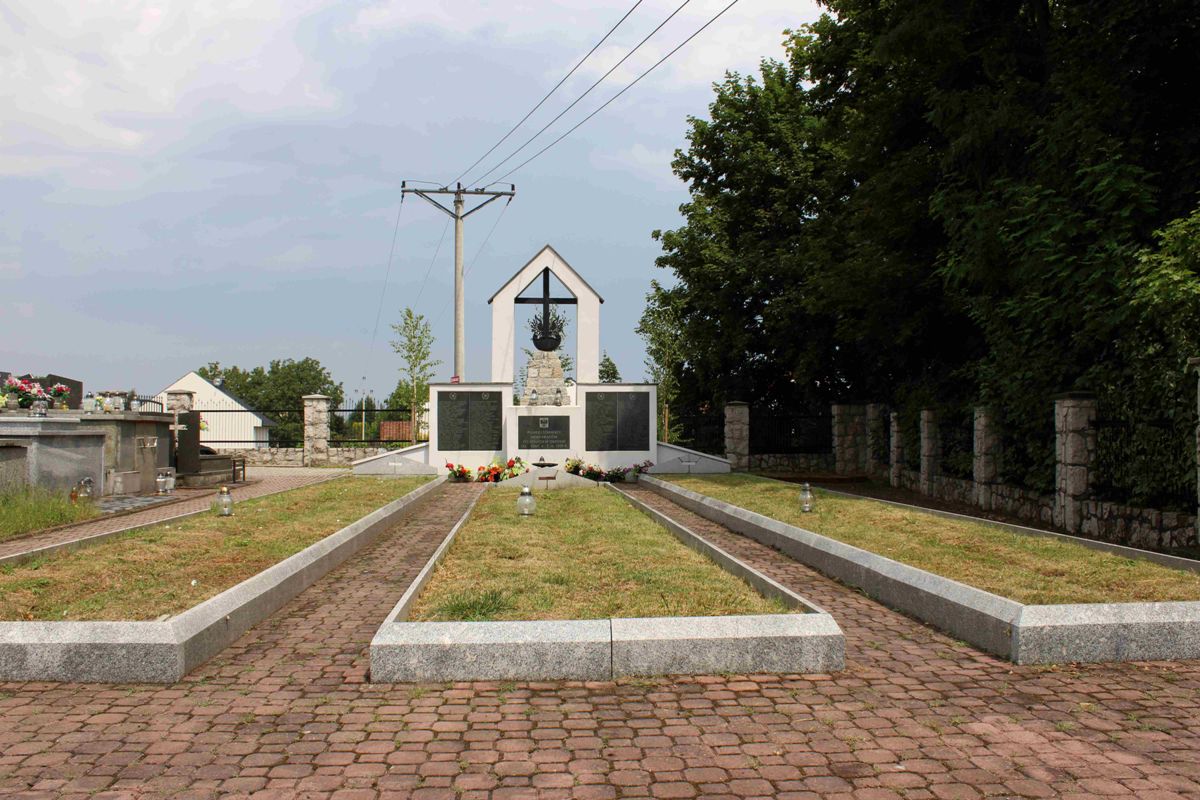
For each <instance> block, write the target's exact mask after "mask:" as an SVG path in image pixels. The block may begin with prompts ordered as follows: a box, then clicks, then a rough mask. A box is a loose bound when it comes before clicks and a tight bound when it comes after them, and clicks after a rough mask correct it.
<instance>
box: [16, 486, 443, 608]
mask: <svg viewBox="0 0 1200 800" xmlns="http://www.w3.org/2000/svg"><path fill="white" fill-rule="evenodd" d="M426 480H428V479H427V478H404V479H400V480H395V479H371V478H350V477H347V478H340V479H337V480H333V481H330V482H328V483H321V484H317V485H315V486H305V487H302V488H299V489H294V490H292V491H288V492H281V493H279V494H275V495H270V496H268V497H260V498H257V499H254V500H246V501H244V502H241V503H238V504H237V505H236V506H235V507H234V516H232V517H218V516H215V515H209V514H204V515H200V516H195V517H189V518H186V519H183V520H180V521H177V522H171V523H164V524H162V525H156V526H154V527H153V528H146V529H144V530H140V531H134V532H131V533H128V534H126V535H124V536H119V537H116V538H114V539H110V540H108V541H106V542H104V543H102V544H98V545H96V546H94V547H89V548H86V549H83V550H77V551H74V552H70V553H62V554H58V555H52V556H49V557H47V558H45V559H40V560H38V561H32V562H28V563H25V564H18V565H15V566H7V567H0V619H5V620H63V619H67V620H96V619H106V620H152V619H156V618H157V617H159V616H161V615H163V614H177V613H179V612H181V611H185V610H187V609H189V608H191V607H192V606H195V605H196V604H198V603H200V602H202V601H204V600H207V599H208V598H210V597H213V596H215V595H217V594H220V593H221V592H223V591H224V590H226V589H228V588H229V587H231V586H234V585H236V584H238V583H240V582H241V581H243V580H245V579H246V578H249V577H251V576H253V575H255V574H257V573H259V572H261V571H262V570H264V569H266V568H267V567H270V566H272V565H274V564H277V563H279V562H280V561H282V560H283V559H285V558H287V557H288V556H291V555H294V554H295V553H298V552H300V551H301V550H303V549H304V548H305V547H308V546H309V545H311V544H313V543H314V542H317V541H319V540H321V539H323V538H324V537H326V536H328V535H329V534H331V533H334V532H336V531H338V530H340V529H341V528H344V527H345V526H347V525H349V524H350V523H352V522H354V521H355V520H357V519H359V518H361V517H364V516H366V515H367V514H369V513H370V512H372V511H374V510H376V509H377V508H380V507H381V506H384V505H386V504H387V503H390V502H391V501H393V500H396V499H398V498H400V497H402V496H403V495H405V494H408V493H409V492H411V491H412V490H413V489H415V488H417V487H418V486H419V485H421V484H422V483H424V482H425V481H426Z"/></svg>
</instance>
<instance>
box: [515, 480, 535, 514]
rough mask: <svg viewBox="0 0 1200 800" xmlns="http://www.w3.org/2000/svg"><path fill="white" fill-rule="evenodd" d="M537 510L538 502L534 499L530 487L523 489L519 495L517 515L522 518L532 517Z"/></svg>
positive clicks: (523, 487)
mask: <svg viewBox="0 0 1200 800" xmlns="http://www.w3.org/2000/svg"><path fill="white" fill-rule="evenodd" d="M536 510H537V501H536V500H534V499H533V491H532V490H531V489H530V488H529V487H528V486H522V487H521V493H520V494H519V495H517V513H518V514H520V515H521V516H522V517H532V516H533V512H534V511H536Z"/></svg>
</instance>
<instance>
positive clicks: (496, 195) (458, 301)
mask: <svg viewBox="0 0 1200 800" xmlns="http://www.w3.org/2000/svg"><path fill="white" fill-rule="evenodd" d="M400 192H401V194H415V195H417V196H418V197H420V198H421V199H423V200H426V201H428V202H429V203H431V204H432V205H433V206H434V207H435V208H437V209H438V210H440V211H443V212H445V213H447V214H449V215H450V216H451V217H453V218H454V378H453V380H454V381H456V382H457V381H461V380H463V378H464V377H465V373H466V369H467V358H466V352H467V348H466V338H467V337H466V318H465V302H464V300H463V221H464V220H466V218H467V217H469V216H471V215H472V214H474V213H475V212H476V211H478V210H479V209H481V208H483V207H484V206H486V205H487V204H488V203H492V202H495V201H496V200H499V199H500V198H501V197H507V198H509V202H512V198H513V197H514V196H515V195H516V193H517V187H516V186H515V185H513V184H511V183H510V184H509V185H508V191H506V192H493V191H489V190H487V189H464V188H463V185H462V184H461V183H456V184H455V185H454V188H453V189H451V188H450V187H448V186H443V187H441V188H440V189H409V188H408V187H407V181H404V182H401V184H400ZM438 194H449V195H454V209H453V210H451V209H449V208H446V206H444V205H442V204H441V203H439V202H438V201H437V200H435V199H433V197H432V196H431V195H438ZM471 195H475V196H480V197H486V198H487V199H486V200H484V201H483V202H482V203H480V204H479V205H477V206H475V207H474V208H472V209H471V210H470V211H464V210H463V209H464V207H465V206H466V199H465V198H466V197H468V196H471Z"/></svg>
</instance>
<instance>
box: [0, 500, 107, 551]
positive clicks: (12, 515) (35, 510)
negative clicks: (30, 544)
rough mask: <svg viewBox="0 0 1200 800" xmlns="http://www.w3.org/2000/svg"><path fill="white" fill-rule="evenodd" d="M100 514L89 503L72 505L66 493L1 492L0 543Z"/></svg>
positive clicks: (85, 501)
mask: <svg viewBox="0 0 1200 800" xmlns="http://www.w3.org/2000/svg"><path fill="white" fill-rule="evenodd" d="M99 513H100V512H99V511H97V510H96V507H95V506H94V505H93V504H92V503H91V502H90V501H87V500H81V501H79V502H78V503H75V504H72V503H71V501H70V499H68V497H67V493H66V492H50V491H46V490H45V489H37V488H21V489H9V490H8V491H5V492H0V542H3V541H5V540H7V539H15V538H16V537H18V536H23V535H25V534H27V533H32V532H33V531H40V530H42V529H43V528H53V527H55V526H57V525H66V524H67V523H69V522H81V521H83V520H85V519H90V518H91V517H94V516H96V515H97V514H99Z"/></svg>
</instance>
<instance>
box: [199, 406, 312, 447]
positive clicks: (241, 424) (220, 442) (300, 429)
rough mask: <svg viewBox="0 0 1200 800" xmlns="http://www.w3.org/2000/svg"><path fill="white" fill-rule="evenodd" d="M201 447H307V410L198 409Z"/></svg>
mask: <svg viewBox="0 0 1200 800" xmlns="http://www.w3.org/2000/svg"><path fill="white" fill-rule="evenodd" d="M193 410H194V411H197V412H199V414H200V444H202V445H206V446H208V447H212V448H214V449H217V450H250V449H257V448H266V447H302V446H303V445H304V409H301V408H282V409H268V410H250V409H246V408H241V407H237V408H233V407H225V408H196V409H193Z"/></svg>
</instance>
